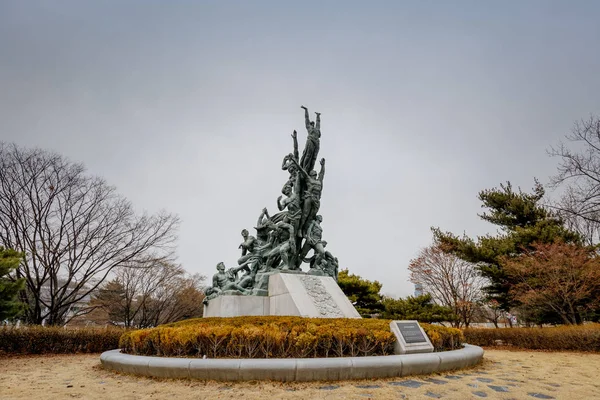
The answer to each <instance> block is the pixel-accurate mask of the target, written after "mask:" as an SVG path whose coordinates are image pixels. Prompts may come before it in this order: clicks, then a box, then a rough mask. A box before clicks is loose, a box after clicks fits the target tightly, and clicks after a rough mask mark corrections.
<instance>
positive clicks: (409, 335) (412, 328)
mask: <svg viewBox="0 0 600 400" xmlns="http://www.w3.org/2000/svg"><path fill="white" fill-rule="evenodd" d="M390 329H391V330H392V332H393V333H394V335H396V345H395V346H394V352H395V353H396V354H413V353H431V352H433V345H432V344H431V342H430V341H429V338H428V337H427V334H426V333H425V331H424V330H423V328H421V326H420V325H419V322H418V321H415V320H405V321H391V322H390Z"/></svg>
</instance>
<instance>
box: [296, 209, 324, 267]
mask: <svg viewBox="0 0 600 400" xmlns="http://www.w3.org/2000/svg"><path fill="white" fill-rule="evenodd" d="M321 222H323V217H322V216H320V215H317V216H316V217H315V219H314V220H312V221H311V223H310V225H309V228H308V231H307V232H306V242H304V246H302V252H301V257H302V258H304V257H305V256H306V254H307V253H308V251H309V250H310V249H313V250H314V252H315V255H314V265H319V264H320V263H321V259H322V258H323V257H324V256H325V246H327V242H326V241H324V240H323V228H321Z"/></svg>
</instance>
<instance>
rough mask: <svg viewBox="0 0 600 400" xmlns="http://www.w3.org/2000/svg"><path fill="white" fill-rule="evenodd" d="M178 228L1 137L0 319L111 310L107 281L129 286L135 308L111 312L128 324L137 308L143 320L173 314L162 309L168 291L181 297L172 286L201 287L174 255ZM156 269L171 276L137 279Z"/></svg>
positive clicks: (70, 166) (53, 320)
mask: <svg viewBox="0 0 600 400" xmlns="http://www.w3.org/2000/svg"><path fill="white" fill-rule="evenodd" d="M178 226H179V219H178V217H177V216H176V215H173V214H170V213H167V212H164V211H163V212H159V213H156V214H147V213H143V214H139V213H136V212H135V209H134V207H133V205H132V204H131V202H130V201H128V200H127V199H126V198H124V197H123V196H122V195H120V194H118V193H117V191H116V189H115V187H113V186H111V185H109V184H108V183H107V182H106V181H105V180H104V179H102V178H99V177H96V176H93V175H90V174H88V173H87V172H86V170H85V168H84V166H83V164H80V163H74V162H71V161H69V160H68V159H66V158H65V157H63V156H61V155H59V154H55V153H52V152H48V151H44V150H41V149H26V148H21V147H18V146H16V145H14V144H7V143H2V142H0V259H1V260H2V264H1V265H2V266H1V267H0V321H2V320H8V319H11V318H15V317H17V316H19V318H20V319H22V320H23V321H25V322H27V323H30V324H47V325H62V324H65V323H67V322H69V321H70V320H71V319H73V318H77V317H82V315H85V314H88V313H91V312H92V311H94V310H98V309H102V308H106V307H105V305H104V303H103V297H102V296H103V295H102V294H103V293H105V291H106V290H107V287H106V285H107V282H108V281H110V282H112V283H111V285H112V287H113V288H114V287H115V285H123V292H122V293H121V294H120V295H119V296H121V295H122V296H123V298H124V300H123V301H124V302H125V303H127V307H128V308H129V309H135V310H136V311H133V312H130V311H127V312H122V313H116V314H115V313H114V312H112V311H111V312H112V314H111V315H113V316H114V315H117V314H118V315H123V316H124V317H123V320H121V321H117V322H120V323H125V324H130V323H131V321H133V320H136V318H138V317H137V315H138V314H139V313H140V312H141V314H144V316H145V317H144V320H145V321H146V320H153V321H164V320H168V318H167V317H165V313H166V312H167V311H165V310H167V309H168V308H169V307H171V308H173V306H172V305H171V306H166V305H164V304H163V303H164V302H165V300H163V299H164V298H166V297H169V298H172V297H173V296H174V295H175V292H173V291H171V293H166V291H168V288H169V287H172V288H174V287H176V288H177V289H178V290H179V289H181V288H183V287H193V288H194V289H195V290H197V291H198V290H199V285H198V279H199V278H198V277H195V278H193V277H186V276H185V275H186V274H185V272H184V271H183V270H182V269H181V267H180V266H177V265H176V263H175V253H174V251H175V239H176V233H177V229H178ZM150 271H152V274H157V275H158V276H160V277H165V276H168V277H169V278H164V280H163V281H161V282H162V283H164V285H162V286H161V284H159V283H157V281H156V280H154V281H153V283H152V284H150V285H151V286H152V289H148V287H146V286H144V285H145V284H144V283H141V281H142V280H143V279H142V278H141V277H142V276H144V277H147V276H149V275H150ZM138 278H139V279H138ZM161 279H162V278H161ZM169 279H170V280H169ZM177 279H179V281H180V282H179V283H178V284H175V282H174V281H173V280H177ZM182 279H183V280H184V281H185V279H187V281H185V282H184V283H181V282H182V281H181V280H182ZM186 285H187V286H186ZM103 290H104V292H103ZM151 304H153V305H154V306H156V307H159V305H160V307H159V308H160V309H161V311H160V312H159V313H158V314H160V316H156V315H154V316H152V317H150V316H149V314H150V313H151V312H150V305H151ZM138 308H139V309H140V310H142V311H139V310H137V309H138ZM171 313H174V311H171ZM109 314H110V313H109ZM131 314H132V315H131ZM155 314H156V311H155ZM144 323H145V324H146V323H148V322H144Z"/></svg>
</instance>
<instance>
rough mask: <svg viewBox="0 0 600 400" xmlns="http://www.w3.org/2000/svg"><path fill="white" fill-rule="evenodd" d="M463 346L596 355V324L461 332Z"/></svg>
mask: <svg viewBox="0 0 600 400" xmlns="http://www.w3.org/2000/svg"><path fill="white" fill-rule="evenodd" d="M463 333H464V335H465V339H466V342H467V343H469V344H474V345H477V346H511V347H517V348H522V349H532V350H553V351H560V350H575V351H600V324H588V325H580V326H560V327H555V328H501V329H465V330H464V331H463Z"/></svg>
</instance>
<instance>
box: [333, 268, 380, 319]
mask: <svg viewBox="0 0 600 400" xmlns="http://www.w3.org/2000/svg"><path fill="white" fill-rule="evenodd" d="M338 285H339V286H340V289H342V292H344V294H345V295H346V297H348V299H349V300H350V302H351V303H352V304H353V305H354V307H355V308H356V311H358V313H359V314H360V315H362V316H363V317H370V316H371V314H377V313H380V312H381V311H383V309H384V307H383V303H382V302H381V300H382V297H381V294H380V293H379V291H380V290H381V286H382V285H381V283H379V282H377V281H373V282H371V281H369V280H366V279H363V278H361V277H360V276H358V275H354V274H350V273H348V270H347V269H344V270H341V271H340V273H339V274H338Z"/></svg>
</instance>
